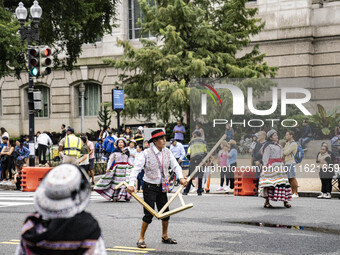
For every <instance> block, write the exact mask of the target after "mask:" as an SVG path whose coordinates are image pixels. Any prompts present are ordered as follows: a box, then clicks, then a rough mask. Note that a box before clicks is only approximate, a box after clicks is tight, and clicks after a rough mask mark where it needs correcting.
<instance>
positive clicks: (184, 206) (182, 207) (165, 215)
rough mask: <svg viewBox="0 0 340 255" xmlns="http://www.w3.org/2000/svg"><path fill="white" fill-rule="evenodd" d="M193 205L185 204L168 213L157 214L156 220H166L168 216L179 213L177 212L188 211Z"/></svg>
mask: <svg viewBox="0 0 340 255" xmlns="http://www.w3.org/2000/svg"><path fill="white" fill-rule="evenodd" d="M193 206H194V205H193V204H187V205H183V206H181V207H178V208H176V209H173V210H171V211H168V212H166V213H162V214H159V215H158V219H160V220H161V219H164V218H166V217H168V216H170V215H173V214H175V213H179V212H181V211H184V210H186V209H189V208H191V207H193Z"/></svg>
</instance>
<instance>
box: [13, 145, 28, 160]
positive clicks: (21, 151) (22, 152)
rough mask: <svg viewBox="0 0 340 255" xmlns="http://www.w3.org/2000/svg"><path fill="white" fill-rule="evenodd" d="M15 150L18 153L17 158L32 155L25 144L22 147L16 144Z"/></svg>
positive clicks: (20, 158)
mask: <svg viewBox="0 0 340 255" xmlns="http://www.w3.org/2000/svg"><path fill="white" fill-rule="evenodd" d="M15 151H16V152H17V153H18V157H17V159H19V160H22V159H25V158H28V156H29V155H30V151H29V149H27V148H26V147H25V146H23V147H22V148H20V147H18V146H15Z"/></svg>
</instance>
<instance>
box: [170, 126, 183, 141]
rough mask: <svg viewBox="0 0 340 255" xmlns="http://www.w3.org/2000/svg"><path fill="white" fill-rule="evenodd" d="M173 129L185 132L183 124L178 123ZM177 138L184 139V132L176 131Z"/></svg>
mask: <svg viewBox="0 0 340 255" xmlns="http://www.w3.org/2000/svg"><path fill="white" fill-rule="evenodd" d="M173 131H182V132H185V127H184V126H183V125H181V126H178V125H176V126H175V127H174V130H173ZM174 138H175V140H182V141H183V140H184V134H182V133H175V137H174Z"/></svg>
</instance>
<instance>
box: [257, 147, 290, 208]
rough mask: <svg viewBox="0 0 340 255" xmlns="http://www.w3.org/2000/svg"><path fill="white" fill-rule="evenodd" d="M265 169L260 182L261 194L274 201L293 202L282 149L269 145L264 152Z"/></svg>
mask: <svg viewBox="0 0 340 255" xmlns="http://www.w3.org/2000/svg"><path fill="white" fill-rule="evenodd" d="M262 161H263V166H264V167H263V168H262V172H261V177H260V180H259V194H260V195H261V196H262V197H263V198H269V200H272V201H282V202H288V201H290V200H292V194H291V193H292V192H291V187H290V184H289V181H288V178H287V173H286V172H285V171H284V168H283V163H282V148H281V146H280V145H279V144H277V143H275V144H274V143H269V144H268V145H267V146H266V148H265V149H264V152H263V159H262Z"/></svg>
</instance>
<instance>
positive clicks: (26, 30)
mask: <svg viewBox="0 0 340 255" xmlns="http://www.w3.org/2000/svg"><path fill="white" fill-rule="evenodd" d="M15 14H16V17H17V19H18V20H19V22H20V30H19V32H20V35H21V42H22V43H24V41H25V39H27V45H28V54H27V55H28V63H30V61H31V57H30V53H29V51H30V46H32V44H33V42H34V41H35V42H36V45H39V19H40V17H41V14H42V9H41V7H40V6H39V4H38V1H34V3H33V5H32V7H31V8H30V14H31V17H32V19H33V22H32V24H31V25H29V26H27V27H25V20H26V18H27V9H26V8H25V7H24V4H23V3H22V2H20V3H19V6H18V7H17V8H16V10H15ZM33 90H34V83H33V75H32V74H31V72H28V116H29V117H28V118H29V149H30V155H29V166H35V158H34V157H35V148H34V99H33Z"/></svg>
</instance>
